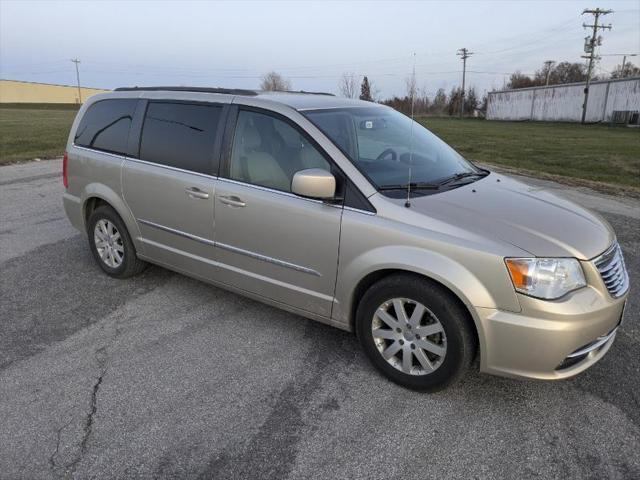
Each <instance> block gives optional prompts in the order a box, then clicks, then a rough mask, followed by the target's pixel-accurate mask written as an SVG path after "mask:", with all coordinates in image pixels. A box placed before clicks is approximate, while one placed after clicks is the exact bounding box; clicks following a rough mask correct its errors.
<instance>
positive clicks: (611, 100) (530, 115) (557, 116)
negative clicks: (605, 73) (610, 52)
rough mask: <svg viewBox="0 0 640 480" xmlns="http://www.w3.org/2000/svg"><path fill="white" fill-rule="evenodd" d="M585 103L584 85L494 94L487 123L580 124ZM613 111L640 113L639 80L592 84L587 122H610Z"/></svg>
mask: <svg viewBox="0 0 640 480" xmlns="http://www.w3.org/2000/svg"><path fill="white" fill-rule="evenodd" d="M583 101H584V83H572V84H567V85H551V86H549V87H533V88H521V89H518V90H504V91H501V92H491V93H489V104H488V106H487V119H488V120H540V121H555V122H579V121H580V120H581V119H582V103H583ZM614 110H635V111H640V78H623V79H620V80H607V81H604V82H593V83H591V87H590V88H589V103H588V105H587V122H601V121H604V122H606V121H609V120H611V113H612V112H613V111H614Z"/></svg>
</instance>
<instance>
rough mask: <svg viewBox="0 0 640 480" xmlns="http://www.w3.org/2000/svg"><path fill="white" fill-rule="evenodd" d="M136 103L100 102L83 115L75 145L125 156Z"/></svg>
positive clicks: (132, 100)
mask: <svg viewBox="0 0 640 480" xmlns="http://www.w3.org/2000/svg"><path fill="white" fill-rule="evenodd" d="M137 103H138V100H136V99H113V100H100V101H98V102H96V103H94V104H93V105H91V106H90V107H89V108H88V109H87V111H86V112H85V114H84V116H83V117H82V120H81V121H80V124H79V125H78V129H77V130H76V134H75V138H74V140H73V141H74V143H75V144H76V145H80V146H82V147H89V148H94V149H96V150H104V151H105V152H113V153H125V152H126V151H127V141H128V139H129V129H130V128H131V120H132V119H133V113H134V111H135V109H136V105H137Z"/></svg>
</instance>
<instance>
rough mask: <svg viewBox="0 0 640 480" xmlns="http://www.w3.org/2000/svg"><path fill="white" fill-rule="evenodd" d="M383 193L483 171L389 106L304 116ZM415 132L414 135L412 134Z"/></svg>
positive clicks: (315, 113) (345, 109) (343, 109)
mask: <svg viewBox="0 0 640 480" xmlns="http://www.w3.org/2000/svg"><path fill="white" fill-rule="evenodd" d="M303 113H304V114H305V115H306V116H307V117H308V118H309V119H310V120H311V121H312V122H313V123H315V124H316V125H317V126H318V128H320V129H321V130H322V131H323V132H324V133H325V134H326V135H327V136H328V137H329V138H330V139H331V140H332V141H333V142H334V143H335V144H336V145H337V146H338V147H339V148H340V149H341V150H342V151H343V152H344V153H345V155H347V156H348V157H349V158H350V159H351V161H352V162H353V163H354V164H355V165H356V166H357V167H358V168H359V169H360V171H362V172H363V173H365V174H366V175H367V176H368V177H369V179H370V180H371V181H372V182H373V183H374V184H375V186H376V187H377V188H379V189H383V190H384V189H393V188H394V187H398V188H406V185H407V183H408V182H409V169H411V183H412V184H415V185H420V184H429V185H434V184H438V183H442V182H443V181H446V180H447V179H450V178H456V176H459V175H461V174H462V175H476V174H477V175H482V174H483V173H482V171H481V170H479V169H478V168H477V167H475V166H473V165H472V164H471V163H469V162H468V161H466V160H465V159H464V158H463V157H462V156H460V154H458V153H457V152H456V151H455V150H453V149H452V148H451V147H449V146H448V145H447V144H446V143H444V142H443V141H442V140H440V139H439V138H438V137H436V136H435V135H433V134H432V133H431V132H429V131H428V130H427V129H426V128H424V127H423V126H422V125H420V124H419V123H417V122H413V125H412V121H411V119H409V118H408V117H406V116H405V115H403V114H401V113H399V112H397V111H395V110H393V109H391V108H388V107H382V106H379V107H352V108H341V109H330V110H316V111H307V112H303ZM412 130H413V131H412Z"/></svg>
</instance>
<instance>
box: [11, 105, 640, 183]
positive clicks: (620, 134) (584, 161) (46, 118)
mask: <svg viewBox="0 0 640 480" xmlns="http://www.w3.org/2000/svg"><path fill="white" fill-rule="evenodd" d="M35 107H36V108H34V107H31V108H29V106H24V105H21V106H18V105H8V106H0V164H3V163H12V162H15V161H20V160H29V159H33V158H49V157H55V156H60V155H62V153H63V151H64V145H65V142H66V140H67V135H68V134H69V128H70V127H71V123H72V122H73V118H74V117H75V113H76V107H75V106H73V105H53V106H52V105H46V106H45V105H38V106H35ZM419 121H420V122H422V123H423V124H424V125H426V126H427V128H429V129H430V130H431V131H433V132H434V133H435V134H437V135H438V136H440V137H441V138H443V139H444V140H445V141H446V142H448V143H450V144H451V145H453V147H455V148H456V149H457V150H458V151H459V152H460V153H462V154H463V155H464V156H465V157H467V158H469V159H471V160H474V161H477V162H481V163H491V164H495V165H502V166H505V167H512V168H517V169H525V170H529V171H532V172H540V173H545V174H552V175H558V176H562V177H567V178H571V179H579V180H587V181H595V182H604V183H607V184H611V185H620V186H625V187H636V188H637V187H639V186H640V185H639V179H640V130H638V129H631V128H611V127H609V126H606V125H587V126H583V125H578V124H569V123H516V122H488V121H483V120H463V121H460V120H458V119H452V118H432V117H426V118H420V119H419Z"/></svg>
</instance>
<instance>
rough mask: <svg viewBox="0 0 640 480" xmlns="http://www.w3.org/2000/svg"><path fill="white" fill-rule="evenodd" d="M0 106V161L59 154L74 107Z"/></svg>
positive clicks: (60, 153)
mask: <svg viewBox="0 0 640 480" xmlns="http://www.w3.org/2000/svg"><path fill="white" fill-rule="evenodd" d="M54 107H55V106H51V105H49V106H47V107H46V108H26V107H25V106H19V107H16V106H15V105H11V106H10V107H9V106H6V107H5V106H3V107H0V164H5V163H12V162H16V161H19V160H31V159H33V158H51V157H57V156H61V155H62V154H63V153H64V147H65V144H66V143H67V136H68V135H69V129H70V128H71V124H72V123H73V119H74V118H75V116H76V111H77V107H75V108H70V107H69V106H68V105H60V106H57V107H58V108H54Z"/></svg>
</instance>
